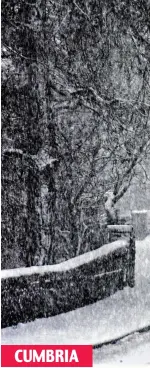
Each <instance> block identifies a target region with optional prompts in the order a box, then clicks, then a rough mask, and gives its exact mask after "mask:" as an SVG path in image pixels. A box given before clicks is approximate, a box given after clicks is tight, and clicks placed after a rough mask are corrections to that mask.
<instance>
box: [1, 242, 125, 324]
mask: <svg viewBox="0 0 150 368" xmlns="http://www.w3.org/2000/svg"><path fill="white" fill-rule="evenodd" d="M130 253H131V249H130V240H129V238H128V239H120V240H118V241H115V242H113V243H110V244H106V245H104V246H103V247H101V248H99V249H97V250H94V251H91V252H88V253H86V254H83V255H81V256H78V257H76V258H72V259H70V260H68V261H66V262H63V263H60V264H57V265H49V266H41V267H29V268H18V269H13V270H3V271H2V272H1V275H2V327H6V326H10V325H15V324H17V323H19V322H27V321H31V320H34V319H35V318H41V317H48V316H53V315H56V314H59V313H62V312H67V311H70V310H73V309H75V308H78V307H82V306H84V305H86V304H90V303H93V302H95V301H97V300H100V299H103V298H105V297H107V296H109V295H111V294H113V293H115V292H116V291H117V290H118V289H122V288H123V287H124V286H126V285H128V284H129V285H130V274H131V272H130V268H131V264H130V263H131V262H130Z"/></svg>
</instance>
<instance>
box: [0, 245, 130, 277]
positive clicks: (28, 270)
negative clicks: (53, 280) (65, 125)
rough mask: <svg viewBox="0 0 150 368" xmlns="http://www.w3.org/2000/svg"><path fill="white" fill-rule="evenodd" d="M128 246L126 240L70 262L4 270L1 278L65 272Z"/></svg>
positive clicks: (105, 246) (72, 259)
mask: <svg viewBox="0 0 150 368" xmlns="http://www.w3.org/2000/svg"><path fill="white" fill-rule="evenodd" d="M127 244H128V241H127V240H125V239H121V240H117V241H115V242H113V243H109V244H105V245H103V247H101V248H98V249H96V250H93V251H91V252H87V253H84V254H82V255H80V256H78V257H75V258H71V259H69V260H68V261H64V262H62V263H58V264H55V265H48V266H33V267H22V268H15V269H10V270H2V271H1V278H2V279H6V278H10V277H20V276H25V275H26V276H27V275H28V276H30V275H33V274H44V273H47V272H64V271H68V270H70V269H73V268H76V267H79V266H81V265H83V264H85V263H88V262H90V261H93V260H94V259H97V258H99V257H102V256H106V255H108V253H111V252H114V251H115V250H117V249H119V248H123V247H125V246H126V245H127Z"/></svg>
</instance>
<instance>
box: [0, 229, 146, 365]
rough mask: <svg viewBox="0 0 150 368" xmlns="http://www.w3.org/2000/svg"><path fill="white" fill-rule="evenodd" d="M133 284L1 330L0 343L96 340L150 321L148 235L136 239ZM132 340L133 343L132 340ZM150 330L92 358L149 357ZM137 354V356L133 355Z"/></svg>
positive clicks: (77, 342)
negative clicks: (91, 301)
mask: <svg viewBox="0 0 150 368" xmlns="http://www.w3.org/2000/svg"><path fill="white" fill-rule="evenodd" d="M135 273H136V284H135V287H134V288H133V289H130V288H128V287H126V288H125V289H124V290H122V291H118V292H117V293H116V294H114V295H112V296H111V297H109V298H106V299H104V300H101V301H99V302H97V303H94V304H92V305H89V306H86V307H83V308H79V309H77V310H74V311H71V312H68V313H65V314H61V315H58V316H54V317H50V318H43V319H39V320H36V321H33V322H30V323H26V324H21V323H20V324H18V326H16V327H8V328H5V329H3V330H2V343H3V344H21V343H22V344H37V343H38V344H45V343H46V344H98V343H103V342H107V341H110V340H111V339H117V338H119V337H121V336H123V335H125V334H127V333H132V332H134V331H136V330H138V329H140V328H143V327H145V326H148V325H150V236H148V237H147V238H146V239H145V240H144V241H137V242H136V270H135ZM131 342H132V343H131ZM149 351H150V333H145V334H136V335H135V334H134V335H132V336H130V337H128V338H125V339H123V340H121V341H120V342H118V343H116V344H115V345H107V346H103V347H102V348H101V349H97V350H95V351H94V362H95V363H96V362H99V363H103V362H107V363H110V362H115V363H116V362H118V363H119V362H120V361H123V363H126V362H127V361H129V362H131V359H132V358H134V359H138V360H139V359H140V360H141V362H142V363H145V361H146V362H147V363H148V362H149V361H150V359H149V357H148V353H149ZM136 356H137V358H136Z"/></svg>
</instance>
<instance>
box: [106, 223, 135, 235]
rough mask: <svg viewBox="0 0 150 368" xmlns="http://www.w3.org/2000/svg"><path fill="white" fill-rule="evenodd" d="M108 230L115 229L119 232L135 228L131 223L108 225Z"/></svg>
mask: <svg viewBox="0 0 150 368" xmlns="http://www.w3.org/2000/svg"><path fill="white" fill-rule="evenodd" d="M107 227H108V230H114V231H118V232H122V233H123V232H125V233H127V232H128V233H130V232H131V231H132V229H133V227H132V226H131V225H108V226H107Z"/></svg>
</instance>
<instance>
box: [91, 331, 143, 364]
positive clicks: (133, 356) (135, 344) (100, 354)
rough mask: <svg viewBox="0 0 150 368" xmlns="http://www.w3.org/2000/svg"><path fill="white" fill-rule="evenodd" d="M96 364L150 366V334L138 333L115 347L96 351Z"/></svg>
mask: <svg viewBox="0 0 150 368" xmlns="http://www.w3.org/2000/svg"><path fill="white" fill-rule="evenodd" d="M94 363H95V364H94V366H96V363H101V364H105V363H109V364H119V363H124V364H148V363H149V364H150V332H145V333H142V334H141V333H137V332H136V333H134V334H132V335H130V336H129V337H126V338H124V339H122V340H121V341H118V342H117V343H116V344H114V345H112V344H110V345H107V346H106V345H105V346H103V347H102V348H101V349H95V350H94Z"/></svg>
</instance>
